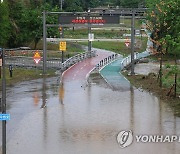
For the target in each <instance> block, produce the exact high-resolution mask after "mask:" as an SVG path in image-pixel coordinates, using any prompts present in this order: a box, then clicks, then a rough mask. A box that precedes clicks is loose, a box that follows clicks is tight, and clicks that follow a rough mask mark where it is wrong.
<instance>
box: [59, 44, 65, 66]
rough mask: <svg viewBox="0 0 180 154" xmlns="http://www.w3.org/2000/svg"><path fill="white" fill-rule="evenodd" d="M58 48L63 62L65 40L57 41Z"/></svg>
mask: <svg viewBox="0 0 180 154" xmlns="http://www.w3.org/2000/svg"><path fill="white" fill-rule="evenodd" d="M59 50H60V51H61V52H62V63H63V62H64V52H65V51H66V42H65V41H61V42H59Z"/></svg>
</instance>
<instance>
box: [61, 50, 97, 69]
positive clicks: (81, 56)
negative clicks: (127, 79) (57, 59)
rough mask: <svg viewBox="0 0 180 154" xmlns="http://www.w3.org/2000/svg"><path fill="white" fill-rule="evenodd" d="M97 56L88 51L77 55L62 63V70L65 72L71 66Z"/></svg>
mask: <svg viewBox="0 0 180 154" xmlns="http://www.w3.org/2000/svg"><path fill="white" fill-rule="evenodd" d="M95 55H96V53H95V51H88V52H84V53H81V54H77V55H75V56H73V57H71V58H69V59H67V60H66V61H65V62H64V63H62V65H61V67H60V70H61V71H65V70H66V69H68V68H69V67H70V66H72V65H74V64H76V63H77V62H80V61H82V60H84V59H87V58H91V57H94V56H95Z"/></svg>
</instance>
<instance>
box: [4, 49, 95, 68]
mask: <svg viewBox="0 0 180 154" xmlns="http://www.w3.org/2000/svg"><path fill="white" fill-rule="evenodd" d="M93 56H95V51H91V52H84V53H81V54H77V55H75V56H73V57H71V58H69V59H67V60H66V61H65V62H64V63H62V62H61V58H48V59H47V61H46V64H47V68H54V69H60V70H61V71H64V70H66V69H67V68H69V67H70V66H72V65H73V64H75V63H77V62H79V61H82V60H84V59H86V58H90V57H93ZM6 65H13V66H17V67H36V68H42V67H43V60H42V59H41V61H40V62H39V63H38V64H35V62H34V60H33V57H26V56H8V57H6Z"/></svg>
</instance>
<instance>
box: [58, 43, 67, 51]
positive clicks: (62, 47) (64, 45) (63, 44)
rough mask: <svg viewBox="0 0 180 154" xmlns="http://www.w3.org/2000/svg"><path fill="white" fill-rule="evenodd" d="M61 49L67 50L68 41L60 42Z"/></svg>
mask: <svg viewBox="0 0 180 154" xmlns="http://www.w3.org/2000/svg"><path fill="white" fill-rule="evenodd" d="M59 50H60V51H66V42H59Z"/></svg>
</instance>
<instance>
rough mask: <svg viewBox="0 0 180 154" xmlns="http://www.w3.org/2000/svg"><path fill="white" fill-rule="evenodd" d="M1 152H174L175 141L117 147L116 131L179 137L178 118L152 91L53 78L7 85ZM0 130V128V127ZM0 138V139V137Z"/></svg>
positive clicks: (176, 151) (176, 153)
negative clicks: (6, 116)
mask: <svg viewBox="0 0 180 154" xmlns="http://www.w3.org/2000/svg"><path fill="white" fill-rule="evenodd" d="M7 104H8V105H7V108H8V109H7V112H8V113H10V114H11V120H10V121H8V122H7V154H130V153H133V154H152V153H156V154H179V151H180V143H177V142H173V143H137V142H136V141H134V142H133V143H132V144H131V145H130V146H129V147H127V148H124V149H123V148H121V147H120V146H119V144H118V143H117V140H116V137H117V134H118V133H119V132H120V131H121V130H132V131H133V134H134V135H138V134H139V135H140V134H146V135H148V134H158V135H172V134H176V135H180V118H178V117H175V116H174V114H173V111H172V110H171V108H170V107H169V106H168V105H167V104H166V103H164V102H162V101H161V100H159V99H158V98H157V97H155V96H153V95H152V94H150V93H148V92H145V91H143V92H142V91H141V90H138V89H135V88H133V87H131V88H130V89H129V91H124V92H123V91H121V92H119V91H113V90H111V89H110V88H109V87H108V86H103V85H99V84H95V83H93V84H91V85H89V86H86V85H85V84H84V83H83V82H82V81H79V80H73V81H66V82H64V83H63V84H62V85H61V86H59V81H58V80H57V78H56V77H54V78H49V79H39V80H33V81H27V82H22V83H20V84H17V85H15V86H14V87H11V88H8V89H7ZM1 130H2V128H1V126H0V131H1ZM1 138H2V137H1Z"/></svg>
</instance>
